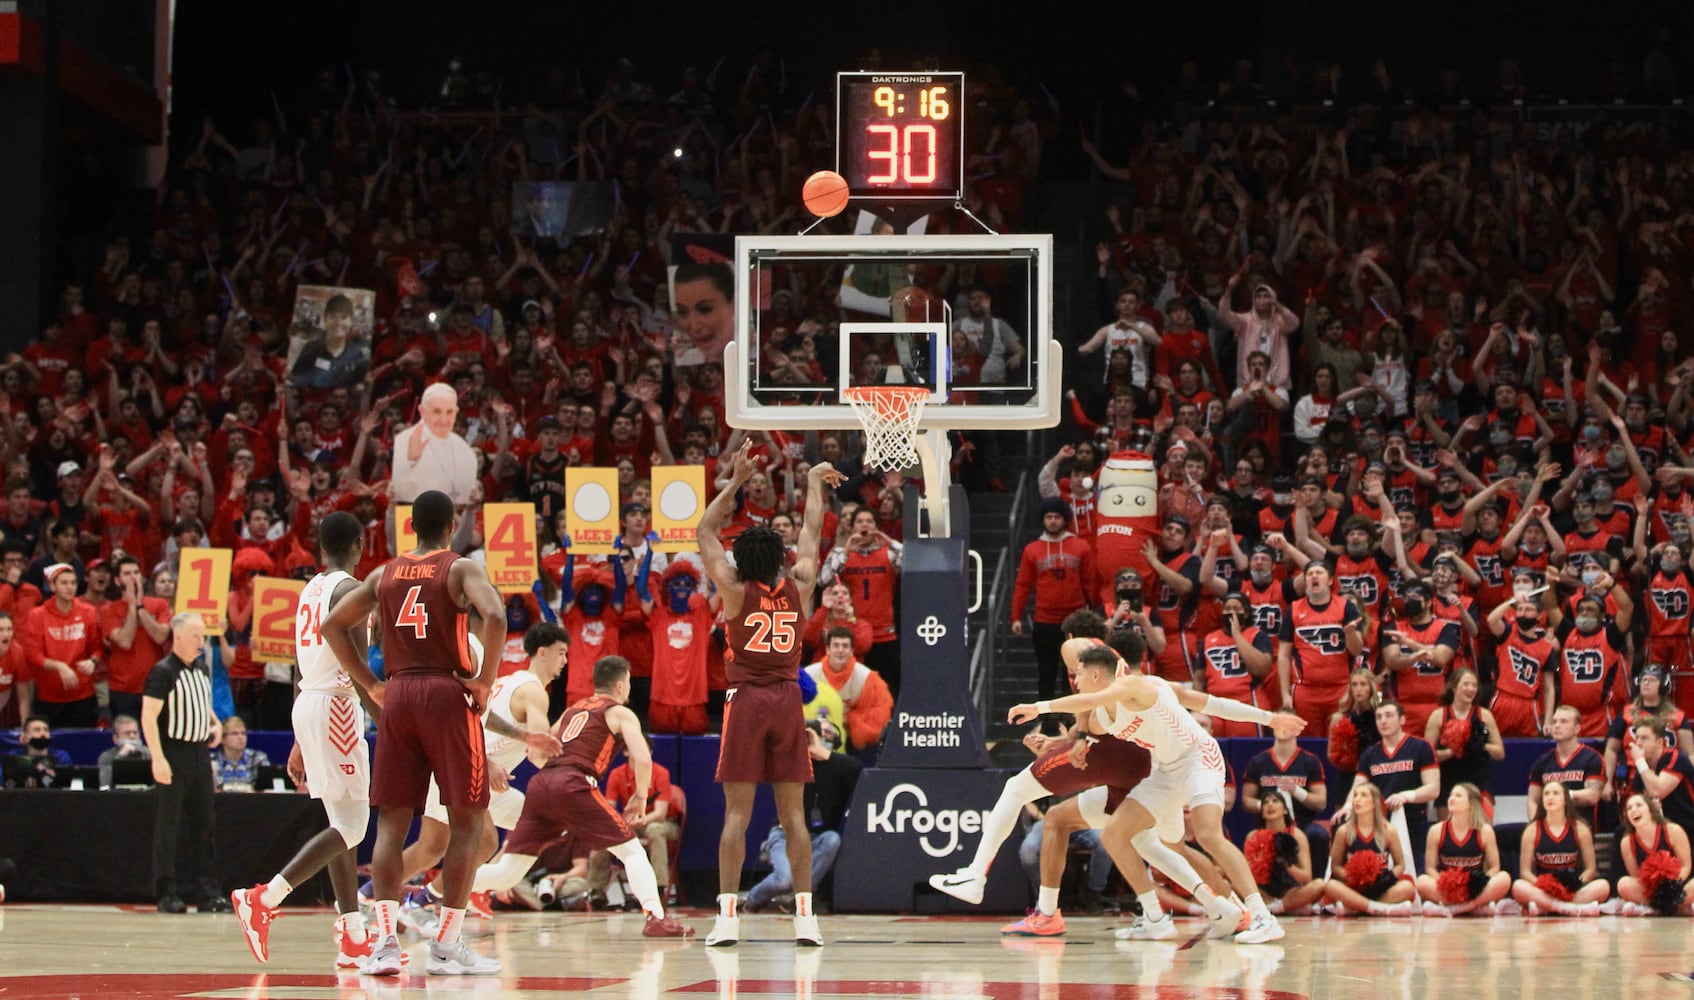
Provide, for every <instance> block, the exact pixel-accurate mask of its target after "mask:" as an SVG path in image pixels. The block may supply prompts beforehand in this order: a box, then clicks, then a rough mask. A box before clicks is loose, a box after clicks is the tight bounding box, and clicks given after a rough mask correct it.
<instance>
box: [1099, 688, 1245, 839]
mask: <svg viewBox="0 0 1694 1000" xmlns="http://www.w3.org/2000/svg"><path fill="white" fill-rule="evenodd" d="M1147 682H1148V683H1150V684H1153V685H1154V686H1155V687H1156V689H1157V690H1158V696H1157V697H1156V698H1154V699H1153V704H1151V705H1149V706H1147V707H1146V708H1144V709H1141V710H1139V711H1136V710H1132V709H1130V708H1129V707H1128V706H1126V705H1124V704H1123V703H1122V702H1119V703H1117V704H1116V705H1112V706H1109V707H1105V706H1103V707H1101V708H1097V709H1095V710H1094V721H1095V722H1096V723H1097V724H1098V725H1099V726H1100V728H1101V729H1103V730H1105V731H1106V732H1108V733H1110V734H1111V735H1113V736H1116V737H1117V738H1118V739H1120V740H1125V741H1127V742H1130V743H1134V744H1135V745H1137V746H1140V747H1145V748H1146V749H1147V752H1148V753H1149V754H1151V755H1152V757H1153V773H1152V774H1150V775H1148V776H1147V778H1146V779H1145V780H1143V781H1142V782H1141V783H1140V784H1138V785H1136V786H1135V787H1134V788H1132V789H1130V792H1129V798H1130V799H1131V800H1132V801H1134V802H1137V803H1140V804H1141V806H1142V807H1143V808H1145V809H1146V810H1147V812H1148V813H1150V814H1151V815H1152V816H1153V819H1154V820H1155V821H1156V822H1157V824H1158V831H1159V839H1160V840H1163V841H1165V842H1166V843H1178V842H1180V841H1181V840H1182V833H1183V824H1182V813H1183V810H1184V809H1185V808H1189V807H1196V806H1206V805H1215V806H1218V807H1219V808H1222V807H1223V793H1224V764H1223V751H1221V750H1219V749H1218V741H1217V740H1214V739H1212V736H1211V734H1210V733H1208V732H1206V730H1205V729H1204V728H1202V727H1201V725H1200V723H1199V722H1197V721H1195V719H1194V716H1192V715H1190V714H1189V713H1188V710H1187V709H1185V708H1183V707H1182V703H1181V702H1180V701H1178V700H1177V698H1176V688H1173V687H1171V686H1170V684H1169V683H1168V682H1166V681H1165V680H1163V679H1162V678H1158V677H1149V678H1147Z"/></svg>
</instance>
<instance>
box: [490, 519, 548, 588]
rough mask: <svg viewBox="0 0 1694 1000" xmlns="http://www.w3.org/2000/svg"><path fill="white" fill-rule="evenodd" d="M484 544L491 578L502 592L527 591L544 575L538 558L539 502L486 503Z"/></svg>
mask: <svg viewBox="0 0 1694 1000" xmlns="http://www.w3.org/2000/svg"><path fill="white" fill-rule="evenodd" d="M482 537H483V539H484V541H483V543H482V546H483V550H484V552H485V553H486V555H487V559H488V579H489V580H490V581H492V582H493V584H494V586H495V589H497V590H499V591H500V593H502V594H527V593H529V591H530V588H531V587H533V586H534V585H535V581H536V580H537V579H539V578H540V566H539V564H538V563H537V562H536V561H535V553H536V551H537V548H538V546H537V545H536V535H535V505H534V504H532V503H490V504H483V507H482Z"/></svg>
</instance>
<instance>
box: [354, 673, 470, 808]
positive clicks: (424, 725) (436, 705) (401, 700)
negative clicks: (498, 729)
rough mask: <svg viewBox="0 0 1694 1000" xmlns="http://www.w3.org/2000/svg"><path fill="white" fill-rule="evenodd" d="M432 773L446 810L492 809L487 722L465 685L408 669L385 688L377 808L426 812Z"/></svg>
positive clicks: (375, 780) (374, 795)
mask: <svg viewBox="0 0 1694 1000" xmlns="http://www.w3.org/2000/svg"><path fill="white" fill-rule="evenodd" d="M432 774H433V775H434V776H435V783H436V785H437V787H439V788H440V789H441V804H442V805H443V806H446V807H447V808H449V809H453V808H461V807H469V808H473V809H487V808H488V761H487V758H486V757H485V756H484V755H483V739H482V719H481V717H480V716H478V715H477V714H476V713H475V712H473V711H471V705H470V701H469V700H468V699H467V698H466V695H465V686H464V685H463V684H460V683H459V682H458V681H456V680H454V679H453V676H452V675H451V674H448V673H445V672H435V671H423V670H408V671H406V672H405V673H401V674H396V675H395V676H394V679H393V680H391V681H389V682H388V685H387V686H386V687H385V688H384V689H383V699H382V714H381V715H380V716H379V717H378V718H377V724H376V761H375V763H374V765H373V767H372V768H371V805H373V806H377V807H379V808H380V807H383V806H396V807H404V808H407V809H413V810H421V809H423V807H424V800H425V799H427V798H428V796H429V779H430V775H432Z"/></svg>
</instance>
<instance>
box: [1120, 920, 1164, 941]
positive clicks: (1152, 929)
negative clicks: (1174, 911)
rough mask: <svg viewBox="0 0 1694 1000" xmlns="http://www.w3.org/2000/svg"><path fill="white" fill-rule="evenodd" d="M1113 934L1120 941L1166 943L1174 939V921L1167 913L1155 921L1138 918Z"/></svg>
mask: <svg viewBox="0 0 1694 1000" xmlns="http://www.w3.org/2000/svg"><path fill="white" fill-rule="evenodd" d="M1115 933H1116V935H1117V937H1118V940H1120V941H1166V940H1169V939H1170V938H1173V937H1176V921H1174V920H1172V919H1171V915H1170V914H1168V913H1167V914H1165V915H1164V916H1162V917H1160V918H1159V919H1157V920H1148V919H1147V918H1146V917H1145V916H1140V917H1136V918H1135V919H1134V920H1132V921H1130V924H1129V926H1128V927H1119V928H1118V929H1117V931H1116V932H1115Z"/></svg>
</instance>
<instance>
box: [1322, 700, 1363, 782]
mask: <svg viewBox="0 0 1694 1000" xmlns="http://www.w3.org/2000/svg"><path fill="white" fill-rule="evenodd" d="M1329 759H1330V762H1331V763H1333V764H1334V765H1335V766H1336V767H1337V768H1338V769H1340V770H1341V771H1342V772H1343V773H1345V774H1351V773H1353V769H1354V768H1355V767H1358V766H1359V728H1358V727H1357V726H1355V725H1353V720H1352V718H1350V717H1349V716H1348V715H1347V714H1346V713H1345V712H1343V713H1342V714H1341V718H1339V719H1336V720H1335V721H1334V722H1332V723H1330V726H1329Z"/></svg>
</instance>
